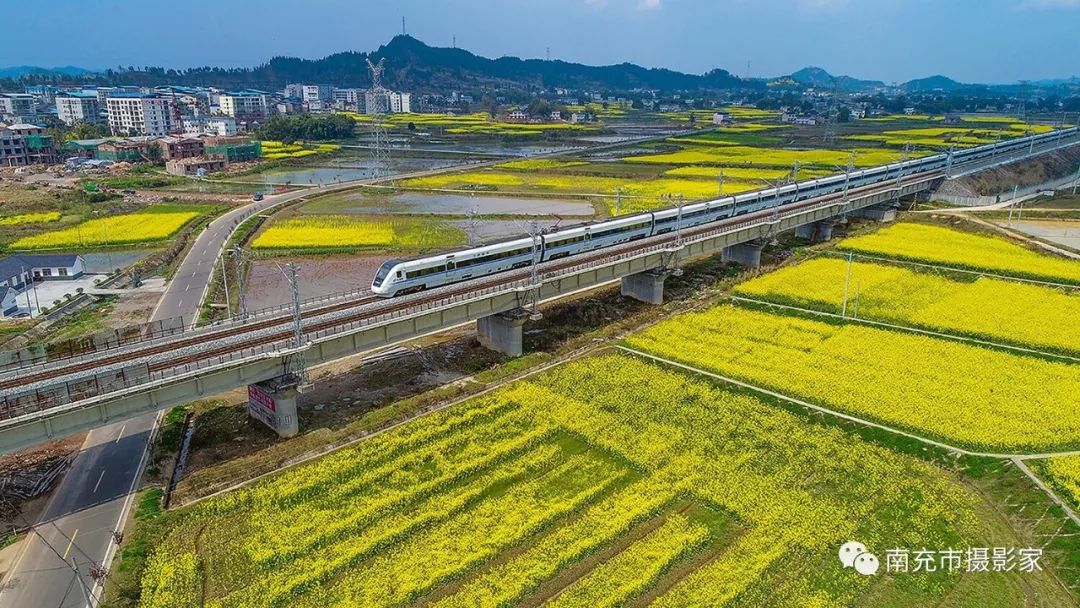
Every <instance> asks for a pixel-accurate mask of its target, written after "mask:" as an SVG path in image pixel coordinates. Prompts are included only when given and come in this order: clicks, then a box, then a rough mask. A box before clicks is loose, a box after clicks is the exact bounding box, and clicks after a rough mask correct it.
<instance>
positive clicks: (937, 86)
mask: <svg viewBox="0 0 1080 608" xmlns="http://www.w3.org/2000/svg"><path fill="white" fill-rule="evenodd" d="M971 86H973V85H967V84H963V83H960V82H957V81H955V80H953V79H952V78H949V77H947V76H941V75H940V74H939V75H937V76H929V77H927V78H917V79H915V80H909V81H907V82H905V83H904V84H902V85H900V88H901V89H903V90H904V91H906V92H908V93H927V92H930V91H945V92H950V91H958V90H960V89H966V88H970V87H971Z"/></svg>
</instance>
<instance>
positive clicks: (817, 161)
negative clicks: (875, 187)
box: [623, 146, 902, 169]
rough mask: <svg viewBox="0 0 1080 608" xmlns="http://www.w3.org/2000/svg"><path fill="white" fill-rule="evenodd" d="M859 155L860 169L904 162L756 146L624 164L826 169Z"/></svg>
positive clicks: (885, 156)
mask: <svg viewBox="0 0 1080 608" xmlns="http://www.w3.org/2000/svg"><path fill="white" fill-rule="evenodd" d="M852 152H854V153H855V165H856V166H858V167H876V166H878V165H884V164H887V163H894V162H897V161H898V160H900V157H901V154H902V153H901V152H900V151H897V150H882V149H874V148H858V149H854V150H786V149H776V148H756V147H752V146H708V147H703V146H699V147H691V146H688V147H686V148H685V149H683V150H679V151H677V152H665V153H661V154H644V155H640V156H628V157H626V158H624V159H623V160H625V161H627V162H632V163H660V164H672V165H737V166H755V167H757V166H760V167H778V168H782V167H791V166H792V165H794V164H795V162H796V161H798V162H799V164H800V165H804V166H806V165H812V166H816V167H818V168H823V169H833V168H835V167H844V166H847V164H848V162H849V161H850V160H851V153H852Z"/></svg>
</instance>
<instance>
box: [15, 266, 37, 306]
mask: <svg viewBox="0 0 1080 608" xmlns="http://www.w3.org/2000/svg"><path fill="white" fill-rule="evenodd" d="M19 268H20V269H21V270H20V273H21V275H22V277H23V286H24V287H26V292H25V293H26V310H29V311H33V310H34V307H33V305H31V304H30V286H29V285H27V283H29V282H30V280H28V279H27V278H26V266H20V267H19ZM39 312H40V311H39ZM30 316H31V317H32V316H34V315H30Z"/></svg>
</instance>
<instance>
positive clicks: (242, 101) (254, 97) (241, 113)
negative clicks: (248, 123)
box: [218, 91, 270, 119]
mask: <svg viewBox="0 0 1080 608" xmlns="http://www.w3.org/2000/svg"><path fill="white" fill-rule="evenodd" d="M218 108H219V109H220V111H221V113H222V114H224V115H225V116H231V117H233V118H255V119H261V118H266V115H267V114H268V112H269V109H270V100H269V97H268V96H267V95H265V94H263V93H258V92H254V91H245V92H242V93H227V94H222V95H221V96H220V97H219V98H218Z"/></svg>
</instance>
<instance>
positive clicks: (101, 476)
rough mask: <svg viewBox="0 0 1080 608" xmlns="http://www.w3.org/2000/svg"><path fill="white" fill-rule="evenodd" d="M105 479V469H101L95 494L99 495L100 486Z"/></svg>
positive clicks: (95, 486) (95, 485)
mask: <svg viewBox="0 0 1080 608" xmlns="http://www.w3.org/2000/svg"><path fill="white" fill-rule="evenodd" d="M104 477H105V469H101V475H98V478H97V483H95V484H94V491H93V492H92V493H93V494H97V489H98V486H100V485H101V480H102V479H103V478H104Z"/></svg>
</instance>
